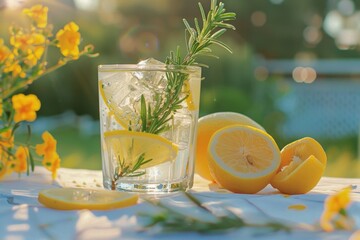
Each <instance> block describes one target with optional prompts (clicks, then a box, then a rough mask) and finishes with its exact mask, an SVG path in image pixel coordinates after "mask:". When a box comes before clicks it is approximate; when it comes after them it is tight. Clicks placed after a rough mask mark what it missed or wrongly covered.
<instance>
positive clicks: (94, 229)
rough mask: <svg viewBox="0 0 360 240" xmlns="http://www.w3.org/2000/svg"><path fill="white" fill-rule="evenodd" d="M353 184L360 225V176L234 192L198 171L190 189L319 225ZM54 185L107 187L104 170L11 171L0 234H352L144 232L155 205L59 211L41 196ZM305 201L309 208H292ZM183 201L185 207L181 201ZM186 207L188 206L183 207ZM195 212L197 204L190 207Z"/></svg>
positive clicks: (242, 208) (338, 234)
mask: <svg viewBox="0 0 360 240" xmlns="http://www.w3.org/2000/svg"><path fill="white" fill-rule="evenodd" d="M349 185H352V186H353V189H354V190H353V192H352V195H351V197H352V200H353V203H352V205H351V206H350V212H351V213H352V214H353V215H352V216H353V217H354V219H355V223H356V228H357V229H359V228H360V179H357V178H356V179H351V178H329V177H323V178H322V179H321V181H320V182H319V184H318V185H317V186H316V187H315V188H314V189H313V190H312V191H311V192H310V193H308V194H304V195H293V196H286V197H285V196H284V195H282V194H279V193H278V192H277V191H276V190H275V189H273V188H272V187H271V186H267V187H266V188H265V189H264V190H262V191H261V192H259V193H258V194H251V195H248V194H233V193H230V192H228V191H226V190H224V189H221V188H219V187H218V186H217V185H215V184H212V183H210V182H208V181H205V180H204V179H202V178H200V177H199V176H195V184H194V187H193V188H192V189H191V190H190V192H192V193H193V194H194V196H196V197H197V198H198V199H199V200H201V201H202V202H204V203H205V204H207V205H208V206H215V207H216V206H228V207H231V209H232V210H234V212H236V213H239V214H240V215H241V216H242V217H243V218H244V219H247V220H250V221H257V220H256V219H260V218H261V219H262V220H264V219H266V220H267V221H280V222H281V221H283V222H286V223H294V224H296V223H301V224H316V223H317V222H318V221H319V218H320V215H321V212H322V210H323V204H324V199H325V198H326V197H327V196H328V195H329V194H333V193H335V192H336V191H338V190H340V189H342V188H344V187H346V186H349ZM52 187H84V188H98V189H101V188H102V175H101V171H93V170H82V169H65V168H62V169H60V170H59V174H58V178H57V179H56V181H52V180H51V179H50V174H49V172H47V171H46V170H45V169H44V168H42V167H37V168H36V169H35V173H33V174H31V175H30V176H21V177H20V178H18V177H17V176H11V177H9V178H7V179H5V180H3V181H1V182H0V239H6V240H7V239H184V238H186V239H219V238H222V239H286V240H288V239H306V238H307V239H329V240H330V239H348V238H349V236H351V234H352V232H350V231H335V232H332V233H324V232H314V231H305V230H296V231H292V232H290V233H286V232H276V233H270V232H265V233H259V231H258V230H257V231H256V230H254V229H240V230H234V231H229V232H225V233H219V234H212V235H202V234H198V233H192V232H190V233H166V234H164V233H158V232H156V231H150V232H141V231H139V228H140V226H141V219H140V218H139V217H138V213H139V212H148V211H154V210H156V208H155V207H153V206H151V205H150V204H148V203H146V202H143V201H141V200H140V202H139V204H137V205H135V206H132V207H128V208H123V209H116V210H109V211H89V210H81V211H57V210H53V209H48V208H46V207H44V206H42V205H41V204H40V203H39V202H38V201H37V195H38V192H39V191H40V190H42V189H46V188H52ZM163 201H167V202H170V203H171V202H172V203H176V204H177V205H179V207H184V206H187V205H186V204H187V203H186V199H184V197H183V196H181V195H180V194H170V195H167V196H165V197H163ZM294 204H303V205H305V206H306V209H305V210H302V211H299V210H293V209H289V206H291V205H294ZM181 205H183V206H181ZM183 209H187V208H183ZM188 210H189V211H192V209H188Z"/></svg>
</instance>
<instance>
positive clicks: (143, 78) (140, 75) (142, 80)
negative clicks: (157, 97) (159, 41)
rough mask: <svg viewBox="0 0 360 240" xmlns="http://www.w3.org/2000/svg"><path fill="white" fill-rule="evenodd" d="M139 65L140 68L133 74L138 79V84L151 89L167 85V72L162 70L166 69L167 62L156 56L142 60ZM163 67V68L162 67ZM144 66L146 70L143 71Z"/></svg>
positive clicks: (160, 88)
mask: <svg viewBox="0 0 360 240" xmlns="http://www.w3.org/2000/svg"><path fill="white" fill-rule="evenodd" d="M137 65H138V66H139V69H140V70H139V71H137V72H134V73H133V76H134V77H135V78H136V79H137V81H136V82H137V83H138V85H140V86H144V87H146V88H147V89H150V90H151V91H154V90H156V91H158V90H163V89H164V88H165V87H166V74H165V72H164V71H161V70H164V69H165V66H166V64H165V63H163V62H160V61H158V60H156V59H154V58H148V59H146V60H143V61H140V62H139V63H138V64H137ZM152 66H153V67H152ZM159 67H160V70H159ZM162 67H163V69H161V68H162ZM142 68H143V69H146V70H145V71H141V69H142Z"/></svg>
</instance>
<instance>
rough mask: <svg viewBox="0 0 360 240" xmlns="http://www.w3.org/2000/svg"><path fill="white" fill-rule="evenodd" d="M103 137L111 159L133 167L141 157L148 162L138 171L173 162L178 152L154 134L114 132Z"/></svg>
mask: <svg viewBox="0 0 360 240" xmlns="http://www.w3.org/2000/svg"><path fill="white" fill-rule="evenodd" d="M104 137H105V143H106V147H107V151H108V153H109V154H110V155H111V157H112V159H116V160H118V161H123V163H124V164H126V165H127V166H133V165H134V164H135V163H136V161H137V160H138V159H139V157H140V156H141V155H144V158H145V160H150V161H148V162H147V163H145V164H143V165H141V166H140V169H145V168H149V167H153V166H156V165H159V164H161V163H164V162H167V161H171V160H174V159H175V158H176V156H177V152H178V147H177V146H175V145H174V144H173V143H172V142H170V141H169V140H167V139H166V138H163V137H161V136H159V135H155V134H150V133H144V132H132V131H126V130H116V131H111V132H106V133H105V134H104Z"/></svg>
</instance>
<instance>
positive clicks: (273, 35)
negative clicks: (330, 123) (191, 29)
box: [0, 0, 360, 176]
mask: <svg viewBox="0 0 360 240" xmlns="http://www.w3.org/2000/svg"><path fill="white" fill-rule="evenodd" d="M197 2H198V1H194V0H183V1H174V0H152V1H143V0H132V1H127V0H118V1H108V0H103V1H98V7H97V8H96V9H94V10H91V11H85V10H80V9H77V8H76V4H75V1H71V0H68V1H59V0H58V1H56V0H47V1H26V2H25V3H24V4H25V5H26V6H29V5H32V4H34V3H42V4H45V5H47V6H48V7H49V18H50V19H49V21H51V22H53V23H54V28H55V29H59V28H61V27H62V26H63V24H65V23H66V22H68V21H70V20H73V21H75V22H76V23H77V24H78V25H79V26H80V32H81V34H82V36H83V39H84V43H87V41H88V42H91V43H93V44H94V45H95V47H96V51H97V52H99V53H100V56H99V57H98V58H96V59H81V60H79V61H77V62H76V63H73V64H70V65H68V66H66V67H64V68H62V69H61V70H60V71H56V72H55V73H53V74H51V75H48V76H45V77H44V79H43V80H42V81H38V82H36V83H35V84H33V85H32V86H31V87H30V88H29V92H33V93H35V94H37V95H38V96H39V98H40V99H41V100H42V108H41V111H40V116H50V115H57V114H60V113H63V112H65V111H68V110H72V111H74V112H75V113H76V114H78V115H90V116H92V118H93V119H95V120H97V119H98V118H99V117H98V92H97V87H98V86H97V66H98V65H100V64H115V63H119V64H121V63H136V62H138V61H139V60H140V59H146V58H149V57H153V58H156V59H158V60H165V58H166V56H167V55H168V52H169V51H170V50H174V49H176V46H177V45H180V47H181V48H182V49H183V50H184V26H183V23H182V18H186V19H188V20H189V21H191V20H192V19H193V18H194V17H199V12H198V8H197ZM201 2H202V4H203V5H204V7H205V8H208V6H209V1H207V0H201ZM223 2H225V6H226V8H227V9H229V10H230V11H234V12H236V13H237V20H236V21H235V22H234V25H235V26H236V28H237V30H236V31H234V32H229V33H228V34H225V38H224V41H225V42H226V43H227V44H228V45H230V46H231V48H232V49H233V52H234V53H233V54H228V53H223V52H222V50H221V51H220V50H219V51H216V54H217V55H219V56H220V59H203V62H204V63H205V64H207V65H209V66H210V68H203V74H202V75H203V77H204V78H205V80H204V81H203V82H202V90H201V107H200V116H203V115H206V114H209V113H212V112H219V111H234V112H240V113H243V114H245V115H247V116H249V117H251V118H253V119H254V120H256V121H257V122H258V123H259V124H261V125H263V126H264V128H265V129H266V130H267V131H268V132H269V133H270V134H271V135H273V136H274V138H275V140H276V141H277V142H278V144H279V147H280V148H281V147H283V146H284V145H285V144H286V143H288V142H290V141H292V140H293V139H290V138H289V137H288V136H286V135H284V133H281V131H279V126H281V124H282V123H283V122H284V121H285V119H286V116H285V115H284V113H282V112H281V111H280V110H279V109H278V107H277V106H276V102H277V100H278V99H279V98H280V97H281V96H282V94H285V93H286V92H287V91H289V89H286V87H285V88H284V86H281V84H279V83H278V81H277V80H278V79H279V76H271V75H269V76H264V77H263V78H261V79H259V78H257V77H256V76H255V68H256V63H257V61H258V60H259V59H260V60H261V59H294V58H295V56H297V55H298V54H304V53H305V54H308V55H310V56H315V58H320V59H326V58H337V59H343V58H356V57H358V54H359V52H358V51H357V50H356V49H349V50H348V51H343V50H340V49H339V48H338V47H337V46H336V44H335V41H334V39H333V38H331V37H330V36H328V35H327V34H326V33H325V32H324V30H323V29H322V28H320V30H319V31H320V32H321V36H322V38H321V41H320V42H319V43H317V44H309V43H308V42H306V41H305V40H304V36H303V34H304V29H305V28H306V27H308V26H310V25H311V24H316V21H318V20H319V18H320V24H321V23H322V21H323V20H324V17H325V15H326V13H327V12H328V11H329V3H330V2H331V1H326V0H321V1H312V0H303V1H287V0H284V1H280V0H277V1H276V0H266V1H265V0H253V1H245V0H239V1H233V0H224V1H223ZM354 5H355V8H359V5H360V3H359V2H356V1H354ZM19 11H20V9H19V8H14V9H9V8H6V7H4V8H1V9H0V21H1V28H0V37H4V36H6V35H7V29H6V28H7V25H8V23H10V22H13V21H15V22H19V23H22V24H24V21H23V20H22V19H18V18H17V16H18V12H19ZM255 13H265V17H266V18H265V21H266V22H265V24H263V25H258V26H256V24H254V19H253V18H254V14H255ZM262 16H263V15H262ZM255 20H256V19H255ZM314 22H315V23H314ZM255 23H256V22H255ZM280 78H281V77H280ZM282 80H284V79H282ZM56 131H57V132H56V133H55V134H54V135H55V136H56V135H57V134H58V135H59V137H60V138H59V139H60V140H61V142H62V143H59V146H60V148H61V149H60V150H61V151H63V154H64V156H66V157H65V159H64V160H65V161H64V162H65V163H66V164H65V165H66V166H67V167H83V168H100V166H101V165H100V164H101V163H100V162H99V159H98V158H100V153H99V152H100V146H99V139H98V136H94V135H92V137H85V136H79V135H78V133H77V132H76V130H75V129H64V130H56ZM357 135H358V133H354V136H350V137H349V138H346V139H343V140H341V139H337V140H330V139H321V142H322V143H323V144H324V147H325V149H326V150H327V151H329V153H328V154H332V155H331V156H329V158H330V161H332V162H336V161H337V160H338V159H341V157H340V156H339V155H341V154H339V152H338V151H334V150H332V149H333V148H334V146H338V149H342V150H343V151H344V152H349V156H350V157H349V159H352V160H354V159H356V158H357V153H356V151H357V147H358V146H357V141H358V139H357ZM74 145H76V149H81V151H79V152H78V153H77V151H76V150H75V147H74ZM76 154H78V155H76ZM76 156H77V158H80V159H82V161H81V163H79V164H77V163H75V161H73V160H71V161H70V160H69V159H72V157H74V158H76ZM66 159H67V160H66ZM84 162H85V163H86V164H84ZM330 172H331V171H330ZM330 174H331V175H335V174H334V172H332V173H330ZM344 174H346V173H344ZM359 175H360V171H359ZM359 175H358V176H359Z"/></svg>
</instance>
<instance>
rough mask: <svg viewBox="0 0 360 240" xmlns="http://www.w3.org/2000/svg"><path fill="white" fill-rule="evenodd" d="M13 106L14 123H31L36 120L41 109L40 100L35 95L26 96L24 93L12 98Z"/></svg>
mask: <svg viewBox="0 0 360 240" xmlns="http://www.w3.org/2000/svg"><path fill="white" fill-rule="evenodd" d="M11 100H12V104H13V108H14V110H15V116H14V121H15V122H20V121H29V122H32V121H34V120H35V119H36V111H38V110H39V109H40V106H41V103H40V100H39V99H38V98H37V96H36V95H34V94H29V95H24V94H22V93H20V94H17V95H14V96H13V97H12V99H11Z"/></svg>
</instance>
